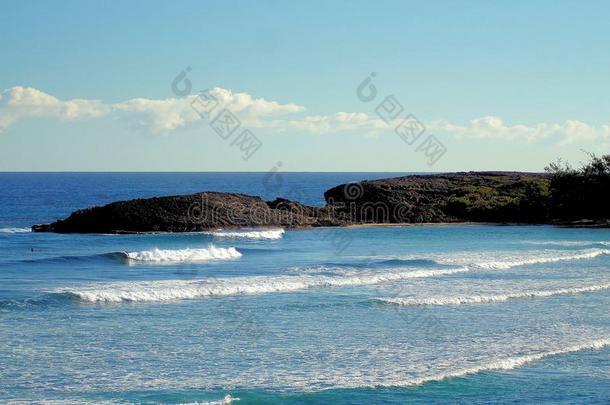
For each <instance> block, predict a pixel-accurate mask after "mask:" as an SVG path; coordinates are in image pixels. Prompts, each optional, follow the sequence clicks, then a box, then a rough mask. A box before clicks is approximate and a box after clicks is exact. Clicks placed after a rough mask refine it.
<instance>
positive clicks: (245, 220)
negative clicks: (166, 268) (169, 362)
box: [32, 172, 549, 233]
mask: <svg viewBox="0 0 610 405" xmlns="http://www.w3.org/2000/svg"><path fill="white" fill-rule="evenodd" d="M548 187H549V186H548V179H547V178H546V177H545V176H543V175H539V174H529V173H493V172H489V173H485V172H483V173H449V174H440V175H429V176H422V175H419V176H406V177H398V178H392V179H382V180H372V181H363V182H359V183H349V184H342V185H339V186H337V187H334V188H332V189H330V190H328V191H326V193H324V197H325V198H326V202H327V204H326V206H325V207H309V206H306V205H303V204H300V203H298V202H295V201H290V200H286V199H283V198H278V199H276V200H274V201H269V202H265V201H263V200H262V199H260V198H259V197H253V196H248V195H244V194H234V193H215V192H207V193H197V194H191V195H182V196H171V197H156V198H146V199H137V200H130V201H119V202H114V203H111V204H108V205H105V206H102V207H93V208H87V209H84V210H78V211H75V212H73V213H72V214H71V215H70V216H69V217H68V218H66V219H63V220H59V221H56V222H53V223H52V224H49V225H34V226H33V227H32V230H33V231H35V232H60V233H70V232H77V233H136V232H191V231H202V230H208V229H215V228H240V227H258V226H281V227H288V228H293V227H306V226H342V225H350V224H362V223H423V222H457V221H484V222H522V223H535V222H549V221H548V215H547V211H546V201H547V200H548Z"/></svg>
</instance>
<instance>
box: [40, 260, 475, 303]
mask: <svg viewBox="0 0 610 405" xmlns="http://www.w3.org/2000/svg"><path fill="white" fill-rule="evenodd" d="M464 271H468V269H466V268H455V269H446V270H408V271H405V270H402V271H394V272H384V273H378V272H360V273H353V274H351V275H348V276H341V277H331V276H324V275H299V276H253V277H232V278H217V279H215V278H210V279H205V280H197V281H186V280H161V281H141V282H122V283H100V284H92V285H88V286H82V287H70V288H60V289H55V290H52V291H50V292H52V293H56V294H68V295H70V296H73V297H76V298H78V299H80V300H82V301H87V302H107V303H113V302H114V303H116V302H147V301H170V300H182V299H195V298H207V297H216V296H230V295H241V294H266V293H276V292H277V293H282V292H290V291H299V290H306V289H310V288H326V287H348V286H365V285H373V284H381V283H387V282H392V281H399V280H405V279H410V278H424V277H437V276H445V275H451V274H456V273H460V272H464Z"/></svg>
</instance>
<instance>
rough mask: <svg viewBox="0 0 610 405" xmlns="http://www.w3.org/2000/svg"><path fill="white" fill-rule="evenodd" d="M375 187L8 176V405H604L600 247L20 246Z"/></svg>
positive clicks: (2, 379)
mask: <svg viewBox="0 0 610 405" xmlns="http://www.w3.org/2000/svg"><path fill="white" fill-rule="evenodd" d="M384 176H386V175H385V174H381V175H380V174H366V173H359V174H299V173H293V174H282V177H281V181H280V182H279V183H273V184H275V186H273V187H270V186H269V183H266V182H265V178H266V177H265V174H162V175H157V174H112V175H108V174H0V186H1V187H2V190H3V191H4V192H3V193H2V196H1V197H0V205H1V206H2V208H3V209H2V212H1V213H0V215H1V216H0V249H1V252H2V255H1V257H0V341H1V342H3V344H2V345H0V402H9V401H14V400H26V401H42V400H46V401H50V402H55V403H66V402H72V403H83V402H85V403H86V402H91V403H98V402H106V403H167V404H175V403H206V402H207V403H230V402H233V403H238V404H276V403H277V404H326V403H342V404H343V403H346V404H370V403H375V404H377V403H380V404H402V403H447V402H453V403H517V402H518V403H523V402H526V403H608V402H609V401H610V316H609V314H608V308H609V304H610V267H609V266H610V234H609V233H608V230H603V229H566V228H555V227H549V226H477V225H467V226H466V225H455V226H425V227H424V226H416V227H396V228H353V229H318V230H312V229H310V230H296V231H286V232H281V230H274V229H272V230H248V231H244V232H238V233H226V232H224V233H223V232H216V233H214V232H212V233H208V234H203V233H200V234H175V235H121V236H110V235H54V234H32V233H29V232H25V229H21V228H24V227H25V226H27V225H31V224H32V223H36V222H44V221H48V220H52V219H54V218H57V217H61V216H64V215H66V214H67V213H69V212H70V211H71V210H73V209H76V208H81V207H86V206H89V205H94V204H100V203H105V202H108V201H112V200H116V199H122V198H132V197H137V196H149V195H157V194H176V193H183V192H192V191H199V190H222V191H241V192H247V193H252V194H263V195H265V197H266V198H273V197H275V196H276V195H286V194H287V193H288V190H290V189H291V188H293V187H295V186H298V187H300V188H301V189H302V190H305V192H304V193H305V194H306V196H307V197H306V199H307V202H308V203H310V204H321V203H322V199H321V196H322V192H323V190H324V189H326V188H328V187H330V186H332V185H335V184H338V183H341V182H345V181H351V180H358V179H362V178H372V177H384ZM278 184H279V186H278Z"/></svg>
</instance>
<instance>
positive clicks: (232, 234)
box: [206, 228, 285, 240]
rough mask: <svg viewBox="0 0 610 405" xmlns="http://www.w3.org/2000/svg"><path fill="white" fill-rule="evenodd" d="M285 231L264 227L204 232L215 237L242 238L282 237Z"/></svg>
mask: <svg viewBox="0 0 610 405" xmlns="http://www.w3.org/2000/svg"><path fill="white" fill-rule="evenodd" d="M284 233H285V231H284V230H283V229H281V228H280V229H265V230H252V231H215V232H206V234H208V235H212V236H215V237H217V238H244V239H269V240H271V239H282V237H283V236H284Z"/></svg>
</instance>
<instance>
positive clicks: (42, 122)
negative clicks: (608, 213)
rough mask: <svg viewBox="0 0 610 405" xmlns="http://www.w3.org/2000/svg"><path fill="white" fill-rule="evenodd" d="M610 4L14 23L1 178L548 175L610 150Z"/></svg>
mask: <svg viewBox="0 0 610 405" xmlns="http://www.w3.org/2000/svg"><path fill="white" fill-rule="evenodd" d="M608 15H610V2H605V1H588V2H576V1H541V0H534V1H511V2H489V1H429V2H422V1H417V2H415V1H413V2H411V1H307V2H299V3H297V2H281V1H277V2H275V1H257V2H252V1H176V2H169V1H165V2H161V1H135V0H132V1H125V2H119V1H116V2H102V1H69V0H62V1H44V2H43V1H30V0H4V1H2V2H1V3H0V171H267V170H270V169H272V168H274V167H276V168H277V167H279V168H280V169H281V170H283V171H359V172H365V171H381V172H440V171H469V170H527V171H542V170H543V169H544V167H545V166H546V165H547V164H548V163H549V162H552V161H555V160H556V159H558V158H563V159H564V160H567V161H569V162H572V163H573V164H578V163H579V162H581V161H583V160H585V159H586V154H585V152H592V153H596V154H598V155H601V154H604V153H607V152H608V150H609V148H610V116H609V111H610V96H609V94H610V80H608V77H609V74H610V24H608V23H607V20H608Z"/></svg>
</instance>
